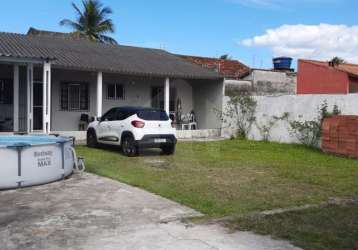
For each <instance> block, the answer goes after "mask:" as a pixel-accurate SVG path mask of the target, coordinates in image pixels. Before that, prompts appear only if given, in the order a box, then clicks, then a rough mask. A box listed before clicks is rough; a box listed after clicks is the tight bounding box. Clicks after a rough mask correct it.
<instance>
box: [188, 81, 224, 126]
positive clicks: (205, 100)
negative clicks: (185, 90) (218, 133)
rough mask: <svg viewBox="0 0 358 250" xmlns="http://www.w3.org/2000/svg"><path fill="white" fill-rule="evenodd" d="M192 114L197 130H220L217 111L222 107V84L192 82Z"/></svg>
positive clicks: (215, 82) (216, 82)
mask: <svg viewBox="0 0 358 250" xmlns="http://www.w3.org/2000/svg"><path fill="white" fill-rule="evenodd" d="M192 86H193V100H194V112H195V114H196V118H197V122H198V127H199V129H217V128H221V121H220V119H219V117H218V114H217V113H218V111H221V110H222V107H223V96H224V83H223V82H218V81H195V82H194V81H193V82H192Z"/></svg>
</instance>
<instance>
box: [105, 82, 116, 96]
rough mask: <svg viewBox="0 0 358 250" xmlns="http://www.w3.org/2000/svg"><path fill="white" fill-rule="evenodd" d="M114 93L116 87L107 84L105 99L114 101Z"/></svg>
mask: <svg viewBox="0 0 358 250" xmlns="http://www.w3.org/2000/svg"><path fill="white" fill-rule="evenodd" d="M115 92H116V85H115V84H108V85H107V98H108V99H114V98H115Z"/></svg>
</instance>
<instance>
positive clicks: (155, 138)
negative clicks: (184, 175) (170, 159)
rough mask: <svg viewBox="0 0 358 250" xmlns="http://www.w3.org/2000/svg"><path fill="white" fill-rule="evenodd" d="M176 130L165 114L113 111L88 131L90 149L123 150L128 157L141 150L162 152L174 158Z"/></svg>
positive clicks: (126, 109) (139, 109)
mask: <svg viewBox="0 0 358 250" xmlns="http://www.w3.org/2000/svg"><path fill="white" fill-rule="evenodd" d="M175 131H176V130H175V128H174V127H173V124H172V121H171V120H170V119H169V117H168V115H167V113H166V112H165V111H164V110H160V109H153V108H142V107H118V108H112V109H110V110H109V111H108V112H107V113H105V114H104V115H103V116H102V117H101V118H100V119H99V120H98V121H94V122H91V123H90V124H89V126H88V129H87V146H89V147H96V146H97V145H98V144H99V143H101V144H102V143H103V144H110V145H117V146H121V147H122V150H123V153H124V154H125V155H127V156H135V155H137V154H138V151H139V148H161V149H162V150H163V153H165V154H173V153H174V151H175V145H176V142H177V139H176V135H175Z"/></svg>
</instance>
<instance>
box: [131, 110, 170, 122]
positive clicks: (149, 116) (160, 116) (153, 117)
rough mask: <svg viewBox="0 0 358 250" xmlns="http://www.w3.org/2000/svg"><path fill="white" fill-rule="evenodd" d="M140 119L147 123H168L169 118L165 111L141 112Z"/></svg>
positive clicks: (139, 112)
mask: <svg viewBox="0 0 358 250" xmlns="http://www.w3.org/2000/svg"><path fill="white" fill-rule="evenodd" d="M137 115H138V117H139V118H141V119H143V120H147V121H168V120H169V117H168V115H167V113H166V112H165V111H164V110H155V109H153V110H150V109H149V110H140V111H138V113H137Z"/></svg>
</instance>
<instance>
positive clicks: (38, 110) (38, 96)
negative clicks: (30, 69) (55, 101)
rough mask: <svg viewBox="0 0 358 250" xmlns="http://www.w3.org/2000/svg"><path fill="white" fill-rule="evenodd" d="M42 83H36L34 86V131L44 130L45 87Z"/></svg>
mask: <svg viewBox="0 0 358 250" xmlns="http://www.w3.org/2000/svg"><path fill="white" fill-rule="evenodd" d="M42 84H43V83H42V82H34V85H33V91H34V92H33V93H34V94H33V102H34V104H33V116H34V117H33V119H34V120H33V122H34V125H33V130H42V126H43V123H42V119H43V118H42V109H43V98H42V97H43V87H42Z"/></svg>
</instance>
